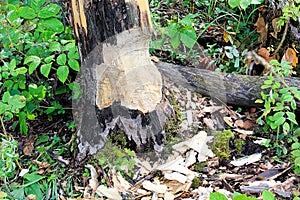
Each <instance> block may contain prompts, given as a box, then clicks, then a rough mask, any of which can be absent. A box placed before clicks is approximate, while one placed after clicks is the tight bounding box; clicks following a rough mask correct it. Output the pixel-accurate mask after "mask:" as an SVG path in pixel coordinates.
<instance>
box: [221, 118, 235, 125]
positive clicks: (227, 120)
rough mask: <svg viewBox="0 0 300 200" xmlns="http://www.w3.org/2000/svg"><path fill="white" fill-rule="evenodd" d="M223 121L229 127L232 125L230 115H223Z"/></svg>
mask: <svg viewBox="0 0 300 200" xmlns="http://www.w3.org/2000/svg"><path fill="white" fill-rule="evenodd" d="M223 119H224V122H225V123H226V124H227V125H228V126H229V127H233V121H232V118H231V117H224V118H223Z"/></svg>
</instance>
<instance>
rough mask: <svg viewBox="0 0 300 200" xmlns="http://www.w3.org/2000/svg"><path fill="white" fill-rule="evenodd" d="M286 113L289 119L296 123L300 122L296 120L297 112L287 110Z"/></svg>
mask: <svg viewBox="0 0 300 200" xmlns="http://www.w3.org/2000/svg"><path fill="white" fill-rule="evenodd" d="M286 115H287V118H288V120H290V121H291V122H293V123H294V124H298V122H297V121H296V115H295V113H292V112H286Z"/></svg>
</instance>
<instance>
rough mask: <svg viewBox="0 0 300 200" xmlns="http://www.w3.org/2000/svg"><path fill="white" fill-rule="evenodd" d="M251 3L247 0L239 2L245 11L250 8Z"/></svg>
mask: <svg viewBox="0 0 300 200" xmlns="http://www.w3.org/2000/svg"><path fill="white" fill-rule="evenodd" d="M250 4H251V1H249V0H240V6H241V8H242V9H243V10H246V8H248V6H250Z"/></svg>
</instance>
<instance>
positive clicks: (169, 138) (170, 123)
mask: <svg viewBox="0 0 300 200" xmlns="http://www.w3.org/2000/svg"><path fill="white" fill-rule="evenodd" d="M168 100H169V102H170V104H171V105H172V106H173V110H174V114H173V115H172V116H171V117H169V118H168V120H167V123H166V126H165V128H164V130H165V133H166V137H165V144H169V143H174V142H176V136H178V134H179V124H180V122H181V121H182V113H181V111H180V109H179V106H178V102H177V100H176V98H175V96H174V94H173V93H172V92H171V91H170V96H168Z"/></svg>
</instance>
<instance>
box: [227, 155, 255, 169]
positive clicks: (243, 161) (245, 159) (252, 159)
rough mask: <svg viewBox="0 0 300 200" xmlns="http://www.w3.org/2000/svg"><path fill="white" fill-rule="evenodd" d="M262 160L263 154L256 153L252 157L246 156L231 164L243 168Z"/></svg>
mask: <svg viewBox="0 0 300 200" xmlns="http://www.w3.org/2000/svg"><path fill="white" fill-rule="evenodd" d="M260 159H261V153H255V154H252V155H250V156H245V157H242V158H240V159H237V160H233V161H231V162H230V164H232V165H234V166H236V167H239V166H243V165H249V164H251V163H254V162H256V161H259V160H260Z"/></svg>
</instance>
